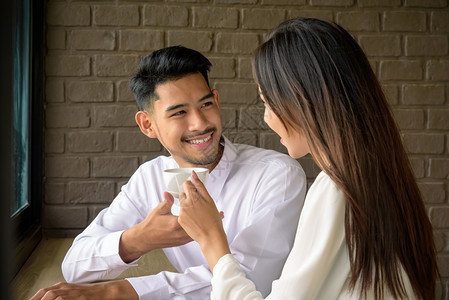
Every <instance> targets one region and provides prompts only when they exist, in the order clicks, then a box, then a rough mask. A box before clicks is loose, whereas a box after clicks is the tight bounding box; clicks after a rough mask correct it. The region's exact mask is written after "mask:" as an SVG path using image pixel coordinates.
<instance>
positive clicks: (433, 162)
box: [429, 158, 449, 179]
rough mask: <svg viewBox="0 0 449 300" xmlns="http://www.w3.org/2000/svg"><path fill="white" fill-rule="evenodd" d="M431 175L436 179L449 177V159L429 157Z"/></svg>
mask: <svg viewBox="0 0 449 300" xmlns="http://www.w3.org/2000/svg"><path fill="white" fill-rule="evenodd" d="M429 177H430V178H435V179H447V178H448V177H449V159H448V158H431V159H429Z"/></svg>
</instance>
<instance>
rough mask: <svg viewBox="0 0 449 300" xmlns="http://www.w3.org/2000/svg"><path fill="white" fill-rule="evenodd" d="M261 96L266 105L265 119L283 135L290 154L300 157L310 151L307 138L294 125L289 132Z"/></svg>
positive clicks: (274, 129)
mask: <svg viewBox="0 0 449 300" xmlns="http://www.w3.org/2000/svg"><path fill="white" fill-rule="evenodd" d="M260 98H261V99H262V101H263V103H264V105H265V113H264V121H265V123H267V125H268V126H269V127H270V128H271V129H272V130H273V131H274V132H276V133H277V134H278V135H279V136H280V137H281V140H280V142H281V144H282V145H284V146H285V147H286V148H287V150H288V154H289V155H290V156H291V157H293V158H300V157H303V156H304V155H306V154H308V153H310V150H309V145H308V144H307V141H306V138H305V137H304V136H303V135H302V134H300V133H299V132H297V131H296V130H295V129H293V128H292V127H289V128H288V132H287V129H286V128H285V127H284V124H282V122H281V120H280V119H279V118H278V117H277V116H276V114H275V113H273V111H272V110H271V109H270V107H269V106H268V104H267V103H266V102H265V99H264V97H263V96H262V95H260ZM287 126H288V125H287Z"/></svg>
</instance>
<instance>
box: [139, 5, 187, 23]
mask: <svg viewBox="0 0 449 300" xmlns="http://www.w3.org/2000/svg"><path fill="white" fill-rule="evenodd" d="M188 24H189V11H188V10H187V8H186V7H182V6H161V5H146V6H144V8H143V25H146V26H178V27H183V26H187V25H188Z"/></svg>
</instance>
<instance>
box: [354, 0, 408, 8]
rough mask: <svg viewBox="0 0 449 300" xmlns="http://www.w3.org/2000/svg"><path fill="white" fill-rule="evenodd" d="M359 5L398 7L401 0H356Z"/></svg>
mask: <svg viewBox="0 0 449 300" xmlns="http://www.w3.org/2000/svg"><path fill="white" fill-rule="evenodd" d="M358 4H359V6H360V7H380V6H386V7H398V6H401V0H358Z"/></svg>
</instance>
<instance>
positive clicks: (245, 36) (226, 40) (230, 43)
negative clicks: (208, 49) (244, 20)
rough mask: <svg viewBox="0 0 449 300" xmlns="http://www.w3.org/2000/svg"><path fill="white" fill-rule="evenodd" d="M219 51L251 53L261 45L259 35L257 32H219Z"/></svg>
mask: <svg viewBox="0 0 449 300" xmlns="http://www.w3.org/2000/svg"><path fill="white" fill-rule="evenodd" d="M216 43H217V52H220V53H238V54H251V53H252V52H253V51H254V50H255V49H256V48H257V46H258V45H259V36H258V35H257V34H255V33H227V32H220V33H217V37H216Z"/></svg>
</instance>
